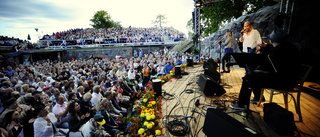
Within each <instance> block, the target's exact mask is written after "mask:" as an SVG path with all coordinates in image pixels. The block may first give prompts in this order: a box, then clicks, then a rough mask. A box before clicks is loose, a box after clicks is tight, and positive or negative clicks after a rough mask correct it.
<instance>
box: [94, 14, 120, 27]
mask: <svg viewBox="0 0 320 137" xmlns="http://www.w3.org/2000/svg"><path fill="white" fill-rule="evenodd" d="M90 21H91V22H92V23H93V24H90V25H91V26H92V27H93V28H117V27H122V26H121V24H120V22H115V21H113V20H112V19H111V16H110V15H109V14H108V12H107V11H104V10H101V11H97V12H95V14H94V15H93V18H92V19H90Z"/></svg>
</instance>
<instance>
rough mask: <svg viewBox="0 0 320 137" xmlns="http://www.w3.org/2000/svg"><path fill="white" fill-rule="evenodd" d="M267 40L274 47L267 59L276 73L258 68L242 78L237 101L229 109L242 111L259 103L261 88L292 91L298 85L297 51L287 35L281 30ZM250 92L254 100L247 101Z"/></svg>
mask: <svg viewBox="0 0 320 137" xmlns="http://www.w3.org/2000/svg"><path fill="white" fill-rule="evenodd" d="M269 38H270V42H271V44H272V45H273V47H274V48H273V49H272V50H271V52H270V54H269V57H270V59H271V61H272V63H273V65H274V67H275V68H276V70H277V71H276V72H275V71H270V70H273V68H266V67H260V69H259V70H254V71H253V73H250V74H249V75H246V76H245V77H244V78H243V82H242V86H241V90H240V94H239V101H238V102H237V103H235V104H230V105H229V107H230V108H233V109H243V108H244V107H245V106H247V107H248V108H249V102H251V103H256V102H257V101H259V99H260V94H261V89H262V88H276V89H292V88H293V87H295V86H296V85H297V84H298V81H299V70H300V61H299V59H300V57H299V51H298V49H297V48H296V47H295V46H294V45H292V44H290V43H289V42H288V41H287V39H286V38H287V35H286V33H285V32H283V31H282V30H274V31H273V32H272V33H271V34H270V36H269ZM252 91H253V93H254V99H253V100H251V101H249V100H250V96H251V92H252ZM263 100H264V98H263Z"/></svg>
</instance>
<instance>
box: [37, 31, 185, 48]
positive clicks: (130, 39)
mask: <svg viewBox="0 0 320 137" xmlns="http://www.w3.org/2000/svg"><path fill="white" fill-rule="evenodd" d="M164 36H168V38H169V40H173V41H180V40H181V38H183V37H185V36H184V34H183V33H182V32H179V31H178V30H176V29H174V28H173V27H163V28H137V27H131V26H130V27H128V28H100V29H96V28H86V29H82V28H81V29H70V30H67V31H61V32H56V33H53V34H52V35H48V34H47V35H44V36H43V38H42V40H57V41H71V40H74V41H76V44H77V45H82V44H88V42H87V41H88V40H92V42H91V43H105V44H109V43H137V42H163V41H164Z"/></svg>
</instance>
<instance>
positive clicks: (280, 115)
mask: <svg viewBox="0 0 320 137" xmlns="http://www.w3.org/2000/svg"><path fill="white" fill-rule="evenodd" d="M263 112H264V116H263V120H264V121H265V122H266V123H267V124H268V125H269V127H271V128H272V129H273V130H274V131H275V132H276V133H278V134H279V135H281V136H293V135H294V131H297V127H296V125H295V123H294V116H293V113H292V112H291V111H288V110H286V109H284V108H283V107H281V106H279V105H278V104H276V103H265V104H264V107H263Z"/></svg>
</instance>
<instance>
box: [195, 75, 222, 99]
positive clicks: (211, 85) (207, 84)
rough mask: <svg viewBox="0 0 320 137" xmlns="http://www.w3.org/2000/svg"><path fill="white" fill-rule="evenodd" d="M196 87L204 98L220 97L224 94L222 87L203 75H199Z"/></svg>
mask: <svg viewBox="0 0 320 137" xmlns="http://www.w3.org/2000/svg"><path fill="white" fill-rule="evenodd" d="M198 85H199V87H200V90H201V91H202V92H203V93H204V94H205V95H206V96H221V95H223V94H224V93H226V90H224V88H223V87H222V86H220V85H219V84H218V83H217V82H215V81H214V80H213V79H212V78H211V77H209V76H208V75H205V74H200V77H199V81H198Z"/></svg>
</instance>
